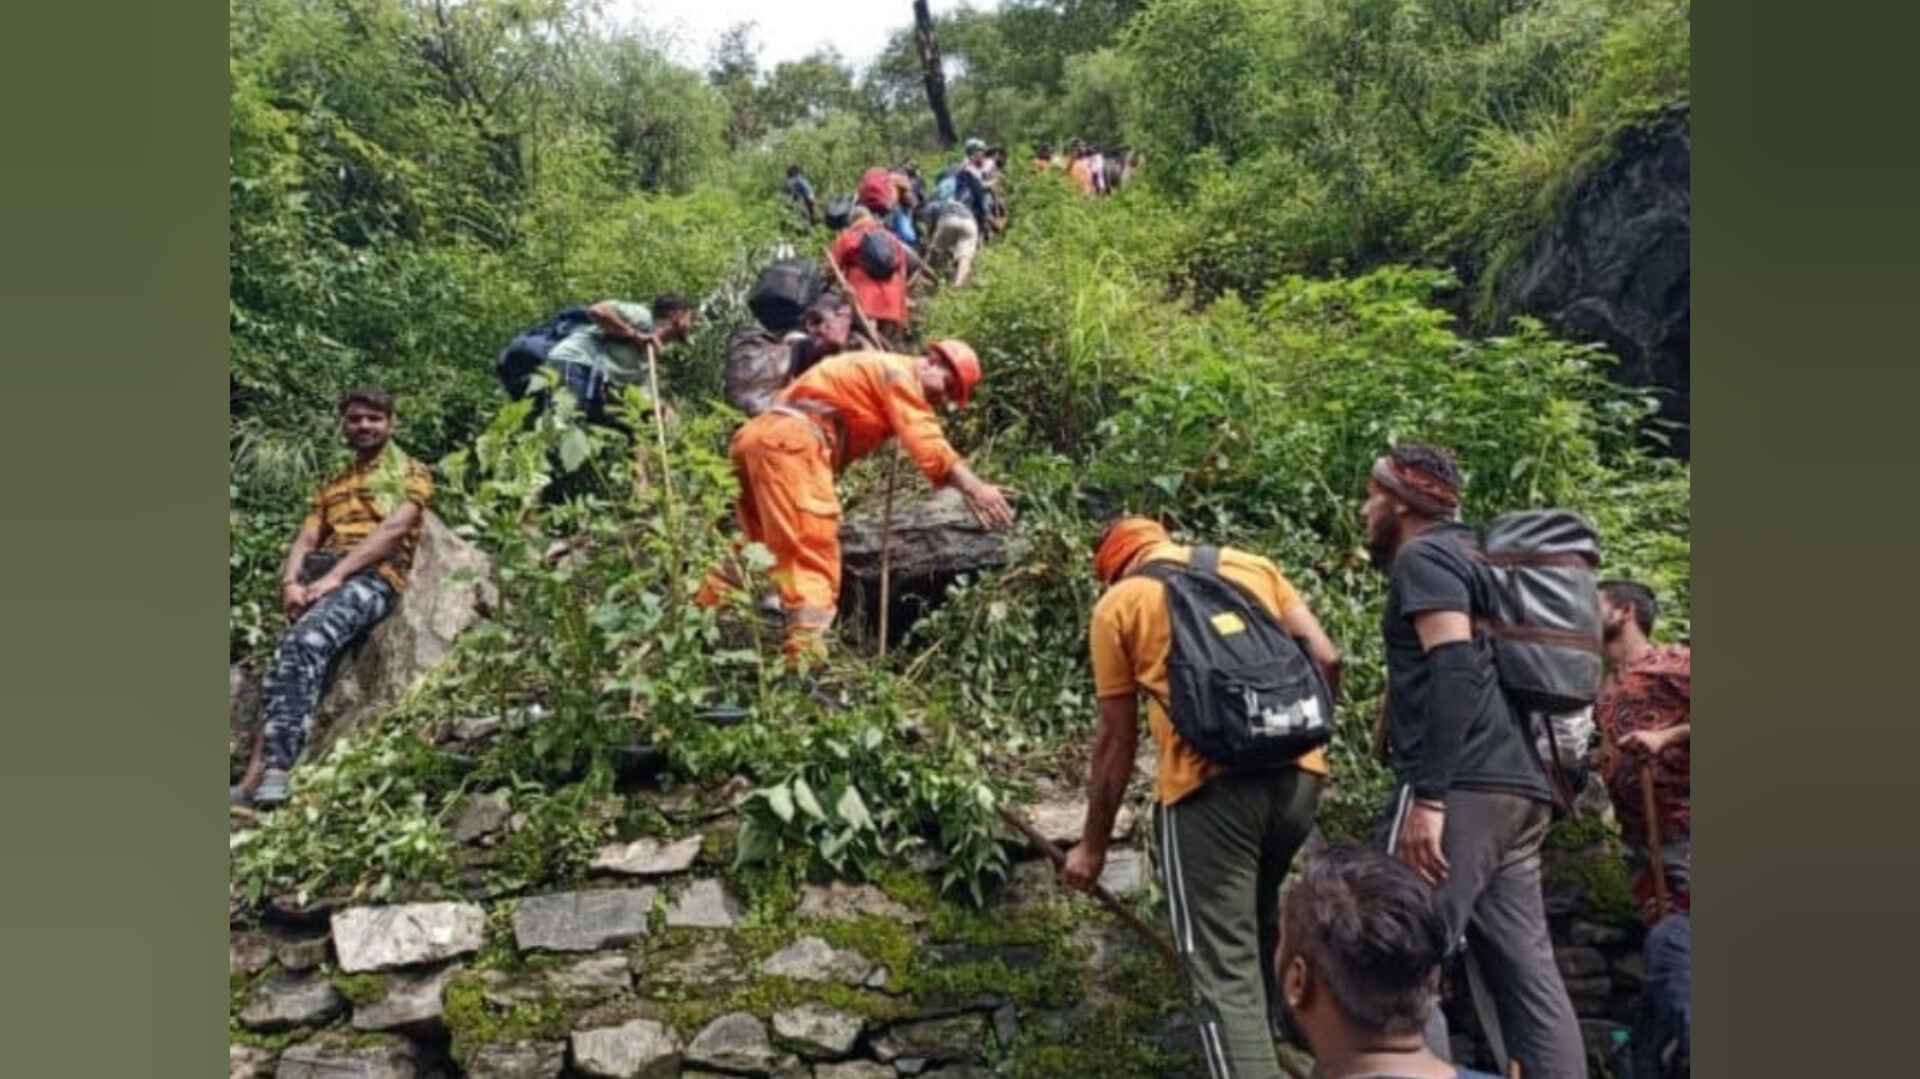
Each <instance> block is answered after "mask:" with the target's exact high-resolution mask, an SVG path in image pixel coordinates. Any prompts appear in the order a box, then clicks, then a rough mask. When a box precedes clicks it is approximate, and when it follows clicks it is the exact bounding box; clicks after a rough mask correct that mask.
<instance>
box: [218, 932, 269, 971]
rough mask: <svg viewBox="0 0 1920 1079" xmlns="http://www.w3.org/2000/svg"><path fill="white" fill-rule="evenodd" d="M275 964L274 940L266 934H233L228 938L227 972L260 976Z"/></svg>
mask: <svg viewBox="0 0 1920 1079" xmlns="http://www.w3.org/2000/svg"><path fill="white" fill-rule="evenodd" d="M271 962H273V940H272V938H270V937H268V936H267V935H266V934H265V933H232V934H230V935H229V936H228V937H227V970H228V971H229V972H230V973H233V974H258V973H260V972H261V971H263V970H265V969H267V964H268V963H271Z"/></svg>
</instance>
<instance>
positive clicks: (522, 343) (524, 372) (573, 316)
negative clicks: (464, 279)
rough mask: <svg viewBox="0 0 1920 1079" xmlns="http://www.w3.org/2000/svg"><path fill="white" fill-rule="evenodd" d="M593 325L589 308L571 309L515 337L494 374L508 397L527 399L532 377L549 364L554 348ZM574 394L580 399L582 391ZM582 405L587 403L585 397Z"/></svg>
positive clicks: (494, 365) (505, 349)
mask: <svg viewBox="0 0 1920 1079" xmlns="http://www.w3.org/2000/svg"><path fill="white" fill-rule="evenodd" d="M592 324H593V319H592V318H591V317H590V316H589V315H588V314H587V309H586V308H584V307H569V308H567V309H566V310H565V311H562V312H560V313H559V314H557V315H555V316H553V317H552V318H550V319H547V320H546V321H545V322H541V323H538V324H535V325H533V326H529V327H527V328H526V329H524V330H521V331H520V332H519V333H517V334H515V335H514V337H513V340H512V341H509V342H508V343H507V347H506V348H504V349H502V350H501V351H500V358H499V359H497V360H495V361H494V363H493V373H494V374H495V375H497V376H499V379H500V385H501V386H502V387H503V388H504V389H505V390H506V391H507V396H508V397H511V398H513V399H514V400H516V401H518V400H520V399H521V398H522V397H525V396H526V395H527V385H528V383H530V382H531V381H532V380H533V373H534V372H535V371H537V370H539V369H540V367H541V365H542V364H545V363H546V362H547V357H548V356H549V355H551V354H552V352H553V349H554V346H555V345H558V344H559V343H560V342H562V341H564V340H566V339H567V338H568V337H569V336H570V335H572V334H573V333H575V332H577V331H579V330H582V329H585V328H586V327H588V326H590V325H592ZM582 388H583V389H588V390H591V389H592V387H582ZM575 393H576V395H578V394H579V390H578V389H576V390H575ZM582 402H583V403H584V402H585V398H584V397H583V398H582Z"/></svg>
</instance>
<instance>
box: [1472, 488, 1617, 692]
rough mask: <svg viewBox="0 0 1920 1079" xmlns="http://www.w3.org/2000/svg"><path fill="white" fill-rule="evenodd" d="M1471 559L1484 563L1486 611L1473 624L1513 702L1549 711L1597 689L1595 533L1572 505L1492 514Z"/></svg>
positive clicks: (1602, 670)
mask: <svg viewBox="0 0 1920 1079" xmlns="http://www.w3.org/2000/svg"><path fill="white" fill-rule="evenodd" d="M1474 556H1475V560H1476V561H1478V562H1480V563H1481V565H1482V566H1483V567H1484V569H1485V576H1486V580H1487V596H1486V608H1487V609H1486V610H1484V611H1476V612H1474V613H1475V619H1474V621H1475V628H1476V629H1478V630H1480V631H1481V632H1482V633H1484V634H1485V635H1486V636H1487V637H1488V638H1489V639H1490V641H1491V642H1492V645H1493V663H1494V667H1495V669H1496V670H1497V671H1498V672H1499V676H1500V684H1501V685H1502V686H1503V687H1505V689H1506V691H1507V695H1508V696H1509V697H1510V698H1512V700H1513V702H1514V704H1515V705H1516V706H1518V707H1520V708H1522V709H1525V710H1527V711H1530V712H1538V713H1542V714H1545V715H1556V714H1560V713H1566V712H1574V711H1578V710H1579V709H1582V708H1586V707H1589V706H1591V705H1592V704H1593V702H1594V700H1595V699H1596V698H1597V697H1598V696H1599V695H1600V679H1601V676H1602V675H1603V674H1604V673H1605V661H1604V659H1603V656H1602V653H1601V648H1600V598H1599V593H1598V590H1597V586H1598V583H1599V582H1598V581H1597V579H1596V575H1595V572H1594V571H1595V569H1596V568H1597V567H1598V566H1599V564H1600V535H1599V533H1598V532H1596V531H1595V530H1594V527H1593V525H1592V524H1590V523H1588V521H1587V519H1586V518H1584V517H1582V516H1580V515H1579V514H1577V513H1574V512H1573V511H1572V510H1554V509H1548V510H1525V511H1521V512H1518V513H1505V514H1501V515H1500V516H1499V517H1496V518H1494V519H1493V521H1492V523H1490V524H1489V525H1487V527H1486V528H1485V529H1484V530H1482V532H1481V533H1480V546H1479V549H1478V550H1477V551H1475V552H1474Z"/></svg>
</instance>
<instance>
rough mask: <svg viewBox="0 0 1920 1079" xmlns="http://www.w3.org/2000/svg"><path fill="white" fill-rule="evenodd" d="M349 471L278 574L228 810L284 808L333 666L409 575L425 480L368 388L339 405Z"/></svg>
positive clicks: (381, 398)
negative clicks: (251, 739) (276, 602)
mask: <svg viewBox="0 0 1920 1079" xmlns="http://www.w3.org/2000/svg"><path fill="white" fill-rule="evenodd" d="M339 410H340V433H341V436H342V437H343V438H344V439H345V440H346V443H347V448H348V449H350V450H352V451H353V463H352V464H351V465H349V466H348V467H347V470H346V471H344V472H342V473H340V474H339V475H337V476H335V477H333V478H332V479H330V480H328V481H327V482H325V483H323V484H321V485H320V488H319V490H317V491H315V492H314V495H313V500H312V509H311V510H310V512H308V514H307V518H306V520H305V521H303V522H301V524H300V531H299V532H298V533H297V534H296V535H295V536H294V539H293V547H292V548H291V549H290V550H289V551H288V552H287V560H286V562H285V564H284V565H283V566H282V568H281V571H280V604H281V608H282V610H283V611H284V612H285V614H286V616H287V621H288V622H289V623H290V625H289V626H288V628H287V632H286V633H285V634H284V635H282V636H281V638H280V646H279V649H278V651H277V652H276V653H275V654H274V659H273V664H272V666H270V667H269V668H268V669H267V674H266V678H265V679H264V682H263V686H262V698H263V700H262V709H261V711H262V717H263V718H262V720H261V735H260V738H259V741H258V742H257V744H256V746H255V760H254V762H253V765H252V766H250V767H249V768H248V774H247V776H246V778H244V779H242V780H241V782H240V784H239V785H238V786H236V787H234V788H233V789H232V790H230V791H228V797H229V798H230V799H231V800H233V801H236V802H241V803H245V802H249V801H250V802H252V803H253V804H255V805H263V806H264V805H277V804H279V803H281V802H284V801H286V800H287V795H288V774H289V773H290V772H291V771H292V769H293V765H294V761H295V760H296V759H297V758H298V757H299V756H300V751H301V750H302V749H304V748H305V747H306V743H307V738H308V737H309V736H310V735H311V733H312V728H313V713H314V710H315V709H317V708H318V707H319V706H320V695H321V693H322V692H324V690H325V688H326V681H327V677H328V674H329V673H330V669H331V668H332V666H333V663H334V660H335V659H336V658H337V657H338V656H339V655H340V653H341V651H342V650H343V649H345V648H346V647H347V645H349V644H351V643H352V642H353V641H355V640H358V639H359V638H360V637H361V635H363V634H365V633H366V632H367V631H368V630H369V629H371V628H372V627H373V626H374V625H376V624H378V623H379V622H380V620H381V619H383V618H385V617H386V616H387V615H388V614H389V613H390V612H391V611H392V610H393V606H394V604H395V603H396V602H397V601H398V600H399V598H400V593H401V592H402V591H403V590H404V589H405V588H406V587H407V572H408V570H410V569H411V568H412V566H413V552H414V548H415V546H416V545H417V544H418V543H419V540H420V526H421V522H422V521H424V520H425V519H426V511H427V506H428V503H429V502H431V501H432V498H433V473H431V472H429V471H428V470H427V467H426V466H425V465H422V464H421V463H420V462H418V461H415V460H414V459H412V458H411V457H408V456H407V455H406V454H404V453H402V452H401V451H400V448H399V447H398V446H396V445H394V444H393V399H392V398H391V397H389V396H388V394H387V392H386V391H385V390H383V389H379V388H377V387H373V386H360V387H356V388H354V389H352V390H349V391H347V393H346V394H344V395H343V396H342V397H341V398H340V406H339Z"/></svg>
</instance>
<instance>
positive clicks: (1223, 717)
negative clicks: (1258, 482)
mask: <svg viewBox="0 0 1920 1079" xmlns="http://www.w3.org/2000/svg"><path fill="white" fill-rule="evenodd" d="M1136 575H1140V576H1147V577H1152V578H1154V579H1155V580H1157V581H1159V582H1161V583H1162V584H1164V585H1166V588H1167V617H1168V618H1169V619H1170V620H1171V622H1172V630H1173V633H1172V636H1173V648H1172V651H1171V653H1170V654H1169V655H1168V656H1167V688H1168V691H1169V694H1168V695H1169V697H1170V699H1169V700H1167V701H1165V702H1163V703H1164V704H1166V706H1167V714H1168V716H1169V718H1171V719H1172V721H1173V729H1174V730H1175V731H1178V732H1179V734H1180V737H1182V738H1184V739H1186V741H1187V743H1188V744H1189V745H1191V746H1193V748H1194V750H1195V751H1196V752H1198V753H1199V754H1200V755H1201V756H1203V757H1205V758H1207V759H1208V760H1210V761H1213V762H1214V763H1216V764H1220V765H1224V766H1227V767H1231V768H1262V767H1277V766H1281V765H1288V764H1292V763H1293V762H1294V761H1296V760H1298V759H1299V757H1300V755H1301V754H1303V753H1307V752H1309V751H1311V750H1314V749H1318V748H1319V747H1321V746H1323V745H1325V744H1326V743H1327V741H1328V740H1329V739H1330V738H1331V737H1332V736H1333V694H1332V693H1331V692H1329V691H1328V689H1327V684H1326V681H1325V680H1324V679H1323V678H1322V677H1321V675H1320V668H1319V667H1317V666H1316V665H1315V664H1314V662H1313V660H1312V658H1311V657H1309V656H1308V655H1307V653H1306V650H1305V649H1304V648H1303V647H1301V645H1300V642H1299V641H1296V640H1295V639H1294V638H1292V637H1289V636H1288V635H1287V633H1286V631H1285V630H1284V629H1282V628H1281V627H1280V621H1279V619H1277V618H1275V617H1274V616H1273V614H1272V612H1270V611H1268V610H1267V608H1266V605H1265V604H1263V603H1261V602H1260V601H1259V600H1258V599H1256V598H1255V597H1253V596H1252V595H1250V594H1248V593H1247V592H1246V591H1245V590H1243V589H1242V588H1241V587H1240V586H1239V585H1237V584H1235V583H1234V582H1232V581H1230V580H1228V579H1227V578H1225V577H1223V576H1221V575H1220V550H1219V548H1217V547H1195V548H1194V549H1193V560H1192V562H1191V564H1189V565H1186V566H1180V565H1176V564H1174V563H1171V562H1148V563H1146V564H1144V565H1142V566H1141V567H1140V568H1139V569H1136V570H1134V571H1133V572H1132V573H1130V574H1128V576H1130V577H1131V576H1136Z"/></svg>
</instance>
